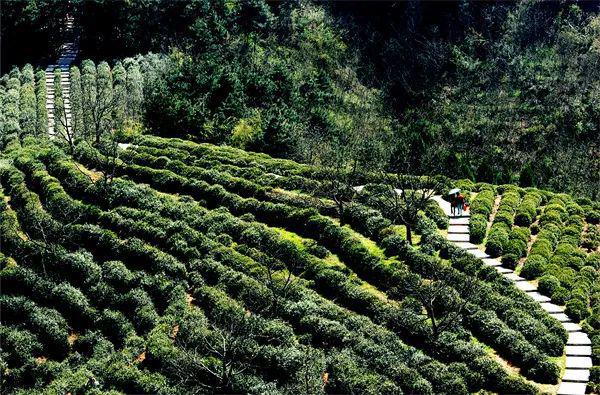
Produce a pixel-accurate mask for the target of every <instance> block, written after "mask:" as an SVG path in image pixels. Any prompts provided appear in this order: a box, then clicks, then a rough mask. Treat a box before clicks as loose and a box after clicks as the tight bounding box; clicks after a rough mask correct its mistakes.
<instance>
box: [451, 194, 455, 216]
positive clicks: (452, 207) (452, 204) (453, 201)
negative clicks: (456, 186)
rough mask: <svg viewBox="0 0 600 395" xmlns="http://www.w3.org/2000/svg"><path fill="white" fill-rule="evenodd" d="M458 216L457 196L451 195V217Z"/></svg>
mask: <svg viewBox="0 0 600 395" xmlns="http://www.w3.org/2000/svg"><path fill="white" fill-rule="evenodd" d="M455 214H456V194H453V195H450V215H455Z"/></svg>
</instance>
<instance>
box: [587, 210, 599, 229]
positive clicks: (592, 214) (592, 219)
mask: <svg viewBox="0 0 600 395" xmlns="http://www.w3.org/2000/svg"><path fill="white" fill-rule="evenodd" d="M585 219H586V221H587V222H588V223H590V224H594V225H597V224H600V210H590V211H588V212H587V213H586V215H585Z"/></svg>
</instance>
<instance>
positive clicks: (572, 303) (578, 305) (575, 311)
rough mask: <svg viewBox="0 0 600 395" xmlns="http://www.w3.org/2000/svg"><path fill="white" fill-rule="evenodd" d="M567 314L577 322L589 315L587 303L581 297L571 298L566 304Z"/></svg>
mask: <svg viewBox="0 0 600 395" xmlns="http://www.w3.org/2000/svg"><path fill="white" fill-rule="evenodd" d="M565 314H567V315H568V316H569V317H571V318H572V319H573V320H575V321H576V322H579V321H581V320H583V319H585V318H586V317H587V316H588V315H589V312H588V309H587V306H586V305H585V303H583V302H582V301H581V300H579V299H571V300H569V301H568V302H567V304H566V309H565Z"/></svg>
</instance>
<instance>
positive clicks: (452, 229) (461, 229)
mask: <svg viewBox="0 0 600 395" xmlns="http://www.w3.org/2000/svg"><path fill="white" fill-rule="evenodd" d="M448 233H469V226H467V225H450V226H449V227H448Z"/></svg>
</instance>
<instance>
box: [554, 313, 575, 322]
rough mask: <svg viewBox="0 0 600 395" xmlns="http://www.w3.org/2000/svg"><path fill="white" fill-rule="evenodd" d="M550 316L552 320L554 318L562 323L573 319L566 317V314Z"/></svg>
mask: <svg viewBox="0 0 600 395" xmlns="http://www.w3.org/2000/svg"><path fill="white" fill-rule="evenodd" d="M550 315H551V316H552V318H554V319H555V320H558V321H560V322H568V321H571V319H570V318H569V316H568V315H566V314H565V313H551V314H550Z"/></svg>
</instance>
